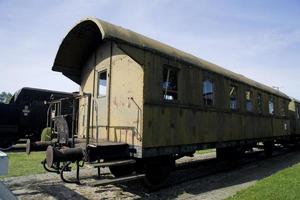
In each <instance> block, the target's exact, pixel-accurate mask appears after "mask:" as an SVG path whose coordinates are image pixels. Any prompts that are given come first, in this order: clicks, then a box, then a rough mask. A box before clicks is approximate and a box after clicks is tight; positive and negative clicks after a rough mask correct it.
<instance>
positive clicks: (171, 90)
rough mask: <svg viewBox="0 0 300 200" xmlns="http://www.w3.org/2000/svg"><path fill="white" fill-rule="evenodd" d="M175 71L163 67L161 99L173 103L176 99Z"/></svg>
mask: <svg viewBox="0 0 300 200" xmlns="http://www.w3.org/2000/svg"><path fill="white" fill-rule="evenodd" d="M177 72H178V70H177V69H172V68H167V67H164V69H163V84H162V88H163V98H164V100H169V101H173V100H176V99H177V98H178V86H177Z"/></svg>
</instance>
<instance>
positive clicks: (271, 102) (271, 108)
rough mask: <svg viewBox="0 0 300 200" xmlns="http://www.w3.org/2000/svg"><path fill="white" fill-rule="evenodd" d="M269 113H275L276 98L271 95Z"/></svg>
mask: <svg viewBox="0 0 300 200" xmlns="http://www.w3.org/2000/svg"><path fill="white" fill-rule="evenodd" d="M269 114H271V115H273V114H274V99H273V97H270V99H269Z"/></svg>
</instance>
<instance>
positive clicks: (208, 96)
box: [202, 80, 214, 106]
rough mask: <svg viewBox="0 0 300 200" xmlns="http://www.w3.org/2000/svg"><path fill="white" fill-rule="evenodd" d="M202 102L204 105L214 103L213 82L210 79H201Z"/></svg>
mask: <svg viewBox="0 0 300 200" xmlns="http://www.w3.org/2000/svg"><path fill="white" fill-rule="evenodd" d="M202 90H203V102H204V105H210V106H211V105H213V104H214V83H213V82H212V81H211V80H205V81H203V89H202Z"/></svg>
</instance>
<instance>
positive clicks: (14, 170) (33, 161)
mask: <svg viewBox="0 0 300 200" xmlns="http://www.w3.org/2000/svg"><path fill="white" fill-rule="evenodd" d="M44 158H45V152H32V153H31V154H30V155H27V154H26V153H23V152H18V153H8V160H9V167H8V175H7V176H6V177H12V176H24V175H30V174H38V173H43V172H45V170H44V168H43V166H42V164H41V161H42V160H43V159H44ZM1 177H4V176H1Z"/></svg>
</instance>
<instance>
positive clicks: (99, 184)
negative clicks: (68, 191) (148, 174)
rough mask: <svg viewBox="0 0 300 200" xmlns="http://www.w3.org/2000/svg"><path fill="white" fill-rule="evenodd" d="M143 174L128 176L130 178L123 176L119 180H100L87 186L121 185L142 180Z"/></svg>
mask: <svg viewBox="0 0 300 200" xmlns="http://www.w3.org/2000/svg"><path fill="white" fill-rule="evenodd" d="M144 177H145V174H135V175H130V176H123V177H120V178H112V179H101V180H98V181H94V182H92V183H89V184H88V185H89V186H92V187H96V186H101V185H108V184H114V183H122V182H127V181H133V180H138V179H141V178H144Z"/></svg>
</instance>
